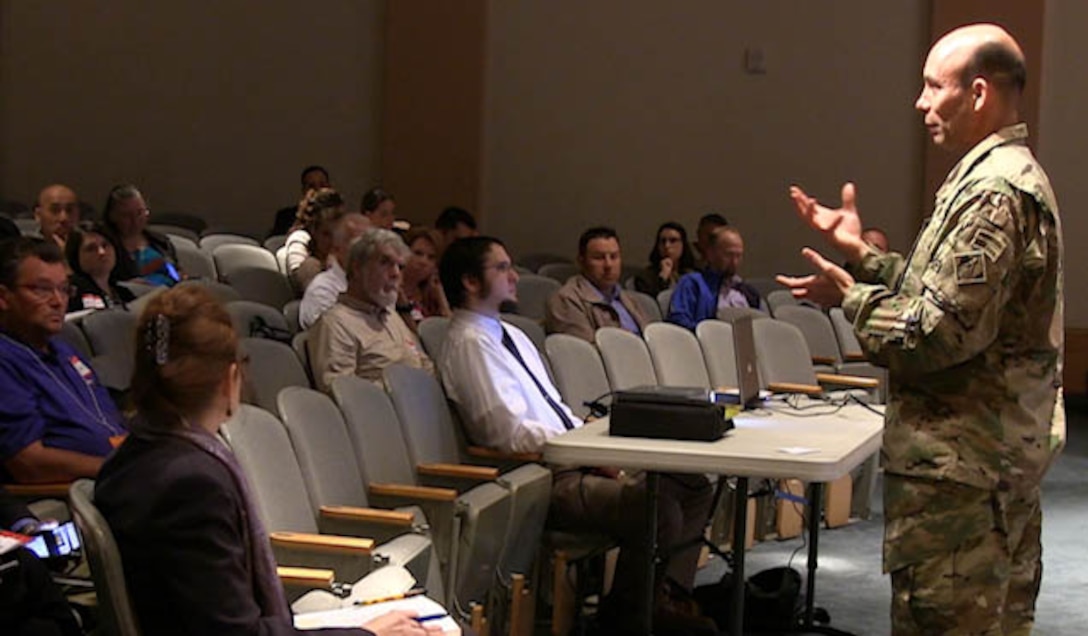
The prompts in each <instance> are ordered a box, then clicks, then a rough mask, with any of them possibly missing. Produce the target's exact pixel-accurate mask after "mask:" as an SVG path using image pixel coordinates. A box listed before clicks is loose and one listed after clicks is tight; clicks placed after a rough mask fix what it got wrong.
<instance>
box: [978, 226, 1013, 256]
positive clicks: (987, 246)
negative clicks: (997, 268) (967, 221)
mask: <svg viewBox="0 0 1088 636" xmlns="http://www.w3.org/2000/svg"><path fill="white" fill-rule="evenodd" d="M971 247H973V248H975V249H976V250H978V251H981V252H983V253H984V254H986V257H987V258H989V259H990V261H992V262H996V261H997V259H999V258H1001V255H1002V254H1004V253H1005V250H1006V249H1007V248H1008V247H1009V239H1008V237H1006V236H1005V235H1004V234H1002V233H1001V232H994V231H993V230H989V229H987V228H984V227H980V228H977V229H976V230H975V235H974V237H972V238H971Z"/></svg>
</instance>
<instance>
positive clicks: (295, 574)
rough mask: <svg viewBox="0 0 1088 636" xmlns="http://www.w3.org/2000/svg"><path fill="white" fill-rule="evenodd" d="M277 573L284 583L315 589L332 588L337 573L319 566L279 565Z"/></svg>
mask: <svg viewBox="0 0 1088 636" xmlns="http://www.w3.org/2000/svg"><path fill="white" fill-rule="evenodd" d="M276 575H277V576H279V577H280V583H283V584H284V585H296V586H298V587H309V588H314V589H323V590H327V589H331V588H332V582H333V577H334V576H335V573H334V572H333V571H332V570H320V569H318V568H298V567H286V566H282V565H281V566H277V567H276Z"/></svg>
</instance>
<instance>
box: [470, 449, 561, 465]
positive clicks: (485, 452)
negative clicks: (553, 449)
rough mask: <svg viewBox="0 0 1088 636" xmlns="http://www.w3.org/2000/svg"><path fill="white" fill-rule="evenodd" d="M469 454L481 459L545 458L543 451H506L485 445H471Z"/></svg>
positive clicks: (535, 459) (522, 459) (522, 460)
mask: <svg viewBox="0 0 1088 636" xmlns="http://www.w3.org/2000/svg"><path fill="white" fill-rule="evenodd" d="M468 455H469V457H476V458H479V459H492V460H497V461H506V462H509V461H513V462H539V461H543V459H544V455H543V454H542V453H506V452H503V451H499V450H495V449H493V448H485V447H483V446H469V447H468Z"/></svg>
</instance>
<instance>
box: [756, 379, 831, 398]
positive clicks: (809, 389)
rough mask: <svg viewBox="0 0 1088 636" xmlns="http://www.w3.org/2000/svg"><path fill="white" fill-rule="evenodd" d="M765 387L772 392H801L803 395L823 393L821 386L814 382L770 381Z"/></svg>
mask: <svg viewBox="0 0 1088 636" xmlns="http://www.w3.org/2000/svg"><path fill="white" fill-rule="evenodd" d="M767 389H768V390H770V391H771V392H772V393H803V394H805V395H823V392H824V389H823V387H820V386H817V385H815V384H798V383H796V382H771V383H770V384H768V385H767Z"/></svg>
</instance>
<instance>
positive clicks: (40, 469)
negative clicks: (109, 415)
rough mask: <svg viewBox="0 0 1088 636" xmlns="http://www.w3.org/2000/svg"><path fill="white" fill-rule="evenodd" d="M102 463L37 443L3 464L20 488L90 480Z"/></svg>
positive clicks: (88, 457)
mask: <svg viewBox="0 0 1088 636" xmlns="http://www.w3.org/2000/svg"><path fill="white" fill-rule="evenodd" d="M104 461H105V458H104V457H96V456H94V455H87V454H85V453H78V452H76V451H70V450H64V449H61V448H50V447H48V446H45V445H44V444H42V443H41V441H40V440H39V441H36V442H34V443H32V444H30V445H29V446H27V447H26V448H24V449H23V450H21V451H19V452H18V453H16V454H15V455H14V456H13V457H11V458H10V459H8V460H7V461H5V462H4V468H5V469H7V471H8V473H10V474H11V476H12V477H14V478H15V481H16V482H18V483H20V484H48V483H57V482H66V481H73V480H75V479H79V478H80V477H89V478H91V479H93V478H95V477H96V476H97V475H98V470H99V469H100V468H102V463H103V462H104Z"/></svg>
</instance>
